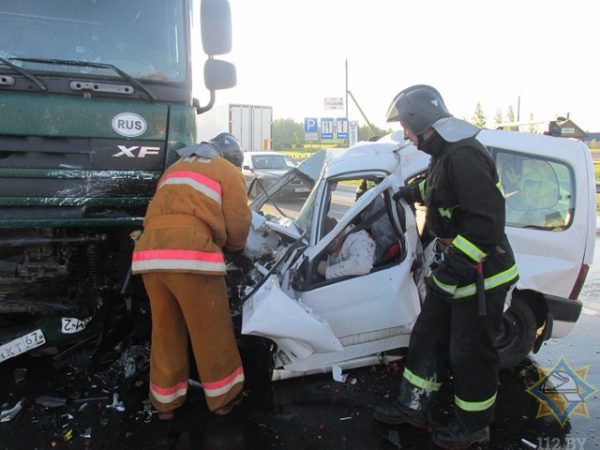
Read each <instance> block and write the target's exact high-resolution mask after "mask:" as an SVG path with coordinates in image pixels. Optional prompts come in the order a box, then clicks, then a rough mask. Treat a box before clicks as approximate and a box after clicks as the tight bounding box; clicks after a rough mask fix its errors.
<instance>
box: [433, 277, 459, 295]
mask: <svg viewBox="0 0 600 450" xmlns="http://www.w3.org/2000/svg"><path fill="white" fill-rule="evenodd" d="M431 279H432V280H433V282H434V283H435V284H437V286H438V287H439V288H440V289H442V290H443V291H444V292H447V293H448V294H450V295H454V293H455V292H456V285H455V284H445V283H442V282H441V281H440V280H438V279H437V278H436V276H435V275H433V274H432V275H431Z"/></svg>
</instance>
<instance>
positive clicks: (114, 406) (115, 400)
mask: <svg viewBox="0 0 600 450" xmlns="http://www.w3.org/2000/svg"><path fill="white" fill-rule="evenodd" d="M106 407H107V408H111V409H115V410H117V411H119V412H124V411H125V406H124V405H123V402H122V401H119V394H117V393H116V392H115V393H114V394H113V400H112V403H111V404H110V405H106Z"/></svg>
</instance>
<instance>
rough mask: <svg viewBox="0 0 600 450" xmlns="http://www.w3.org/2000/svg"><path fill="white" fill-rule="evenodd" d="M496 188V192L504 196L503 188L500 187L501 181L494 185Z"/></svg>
mask: <svg viewBox="0 0 600 450" xmlns="http://www.w3.org/2000/svg"><path fill="white" fill-rule="evenodd" d="M496 187H497V188H498V190H499V191H500V192H501V193H502V195H504V186H502V181H498V182H497V183H496Z"/></svg>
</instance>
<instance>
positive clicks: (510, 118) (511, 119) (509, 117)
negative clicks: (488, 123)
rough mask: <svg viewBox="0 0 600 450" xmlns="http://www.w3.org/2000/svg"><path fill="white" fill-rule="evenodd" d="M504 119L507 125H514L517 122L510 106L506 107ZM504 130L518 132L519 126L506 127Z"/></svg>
mask: <svg viewBox="0 0 600 450" xmlns="http://www.w3.org/2000/svg"><path fill="white" fill-rule="evenodd" d="M506 118H507V120H508V122H509V123H514V122H515V121H516V120H517V119H516V116H515V112H514V110H513V107H512V105H508V112H507V113H506ZM506 130H510V131H519V126H518V125H512V126H510V127H506Z"/></svg>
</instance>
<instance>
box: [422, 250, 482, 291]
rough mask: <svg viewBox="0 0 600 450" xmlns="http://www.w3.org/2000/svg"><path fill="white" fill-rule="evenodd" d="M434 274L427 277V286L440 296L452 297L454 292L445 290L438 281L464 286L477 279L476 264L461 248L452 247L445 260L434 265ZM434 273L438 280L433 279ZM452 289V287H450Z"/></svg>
mask: <svg viewBox="0 0 600 450" xmlns="http://www.w3.org/2000/svg"><path fill="white" fill-rule="evenodd" d="M431 273H432V276H428V277H426V278H425V283H426V284H427V286H428V287H429V288H430V289H431V290H432V291H434V292H435V293H436V294H438V295H439V296H441V297H443V298H445V299H450V298H452V297H453V296H454V292H449V291H448V290H445V289H444V288H443V287H442V286H440V285H439V284H438V283H441V284H443V285H447V286H464V285H466V284H469V283H472V282H474V281H475V264H474V263H473V261H471V260H470V259H469V258H468V257H467V256H466V255H464V254H463V253H462V252H460V251H459V250H456V249H454V248H453V247H450V248H449V249H448V250H447V252H446V253H445V255H444V260H443V261H442V262H441V263H440V264H439V266H437V267H436V268H433V267H432V271H431ZM433 275H434V276H435V279H436V280H437V282H438V283H436V281H434V280H433ZM450 289H451V288H450Z"/></svg>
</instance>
